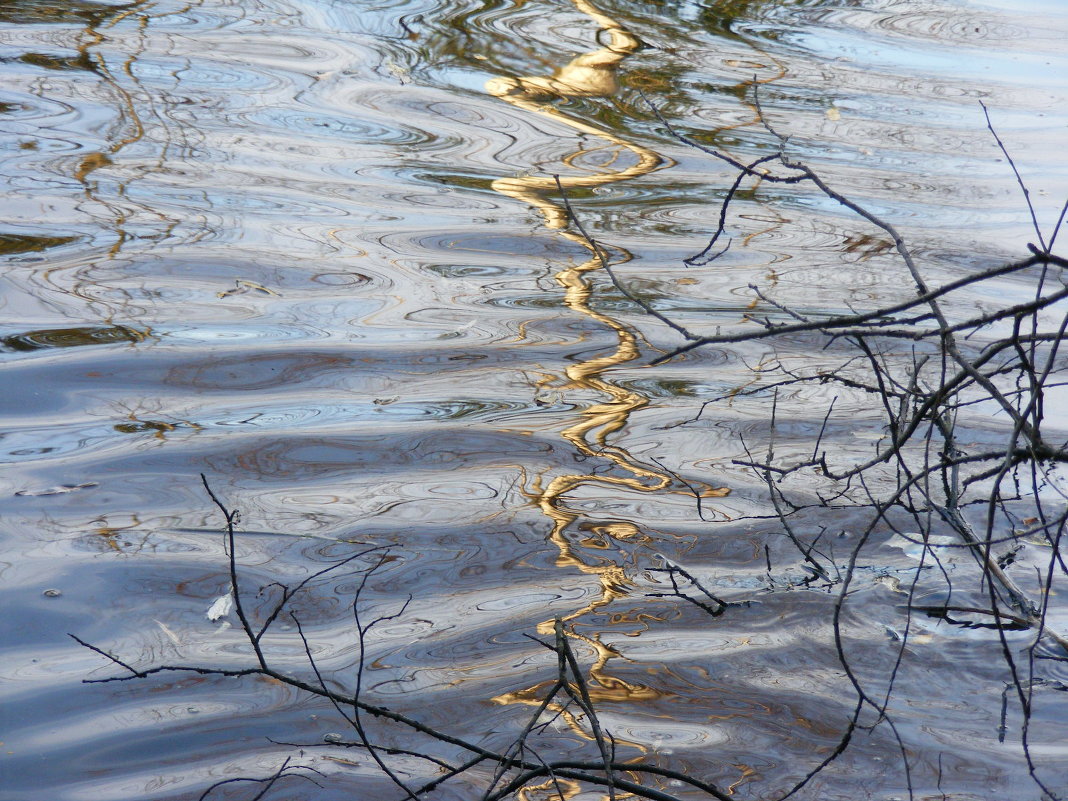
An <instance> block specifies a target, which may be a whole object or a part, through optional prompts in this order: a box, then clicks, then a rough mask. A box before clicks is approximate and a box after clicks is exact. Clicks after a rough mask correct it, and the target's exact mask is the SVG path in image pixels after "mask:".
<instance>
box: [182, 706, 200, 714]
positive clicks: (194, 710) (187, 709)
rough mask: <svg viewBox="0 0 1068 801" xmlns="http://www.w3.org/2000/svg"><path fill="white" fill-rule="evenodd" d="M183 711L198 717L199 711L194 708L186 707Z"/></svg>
mask: <svg viewBox="0 0 1068 801" xmlns="http://www.w3.org/2000/svg"><path fill="white" fill-rule="evenodd" d="M185 711H186V712H188V713H189V714H190V715H199V714H200V710H199V709H198V708H197V707H195V706H187V707H186V708H185Z"/></svg>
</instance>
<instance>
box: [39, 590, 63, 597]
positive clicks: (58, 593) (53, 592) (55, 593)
mask: <svg viewBox="0 0 1068 801" xmlns="http://www.w3.org/2000/svg"><path fill="white" fill-rule="evenodd" d="M41 594H42V595H43V596H44V597H45V598H58V597H59V596H61V595H62V594H63V593H62V592H61V591H60V590H45V591H44V592H43V593H41Z"/></svg>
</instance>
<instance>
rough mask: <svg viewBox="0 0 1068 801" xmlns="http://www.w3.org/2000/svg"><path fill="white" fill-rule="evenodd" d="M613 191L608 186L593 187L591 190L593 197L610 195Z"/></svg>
mask: <svg viewBox="0 0 1068 801" xmlns="http://www.w3.org/2000/svg"><path fill="white" fill-rule="evenodd" d="M614 191H615V190H614V189H612V187H610V186H595V187H594V188H593V194H595V195H610V194H612V193H613V192H614Z"/></svg>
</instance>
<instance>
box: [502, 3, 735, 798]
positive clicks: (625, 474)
mask: <svg viewBox="0 0 1068 801" xmlns="http://www.w3.org/2000/svg"><path fill="white" fill-rule="evenodd" d="M573 2H574V5H575V7H576V8H577V9H578V10H579V11H581V12H582V13H584V14H586V15H587V16H589V17H590V18H591V19H592V20H593V21H594V22H596V23H597V24H598V25H599V26H600V29H601V31H602V32H603V33H604V34H606V35H607V40H608V41H607V44H606V45H604V46H603V47H600V48H598V49H597V50H593V51H591V52H589V53H584V54H582V55H580V56H578V57H577V58H575V59H573V60H572V61H570V62H569V63H568V64H567V65H565V66H564V67H561V68H560V69H558V70H557V71H556V72H555V73H554V74H553V75H552V76H550V77H538V76H534V77H519V78H494V79H492V80H490V81H489V82H487V84H486V90H487V91H488V92H489V93H490V94H492V95H494V96H496V97H498V98H500V99H501V100H504V101H505V102H507V103H510V104H511V105H513V106H515V107H517V108H521V109H524V110H526V111H529V112H532V113H535V114H538V115H541V116H542V117H547V118H549V119H552V120H554V121H556V122H560V123H563V124H564V125H566V126H568V127H570V128H571V129H573V130H574V131H576V132H577V133H579V134H585V135H589V136H591V137H595V138H596V142H595V143H589V144H587V143H583V145H582V146H581V147H580V148H579V149H578V150H576V151H574V152H573V153H572V154H571V155H569V156H567V157H565V158H564V159H563V163H564V164H565V165H567V166H569V167H572V168H575V169H576V170H577V171H578V170H581V167H577V166H576V165H578V164H580V163H582V161H581V159H582V157H583V156H587V155H589V154H590V153H593V152H596V151H603V150H604V149H605V147H606V145H605V144H603V143H605V142H607V143H608V144H607V147H609V148H613V149H614V150H615V151H616V152H614V153H612V154H611V157H610V158H609V159H607V162H608V167H607V168H604V167H602V168H600V170H601V171H598V172H594V173H589V172H588V173H587V174H580V175H568V176H560V177H559V181H560V184H561V186H563V188H564V189H565V191H566V190H569V189H578V188H595V187H600V186H604V185H606V184H611V183H616V182H619V181H626V180H629V179H632V178H637V177H640V176H643V175H648V174H649V173H651V172H653V171H654V170H657V169H659V168H662V167H664V166H666V165H667V161H666V159H664V158H663V157H662V156H660V155H659V154H658V153H656V152H655V151H653V150H651V149H649V148H647V147H643V146H641V145H638V144H635V143H632V142H628V141H626V140H624V139H622V138H620V137H618V136H616V135H615V134H613V133H611V132H609V131H605V130H603V129H601V128H599V127H597V126H595V125H592V124H590V123H588V122H584V121H582V120H578V119H575V118H573V117H571V116H569V115H567V114H565V113H564V112H562V111H560V110H559V109H558V108H556V107H555V106H553V105H550V103H551V101H552V100H558V99H561V98H572V97H607V96H610V95H613V94H615V92H616V91H617V90H618V83H617V79H616V70H617V68H618V67H619V65H620V64H621V63H622V62H623V61H624V59H626V58H627V57H628V56H630V55H631V54H632V53H634V52H636V51H637V50H638V49H639V48H640V47H641V43H640V42H639V40H638V39H637V38H636V37H635V36H634V35H633V34H631V33H630V32H629V31H627V30H626V29H625V28H623V27H622V26H621V25H620V24H619V23H618V22H616V21H615V20H614V19H612V18H611V17H608V16H606V15H605V14H602V13H601V12H600V11H598V10H597V9H596V8H595V7H594V6H593V5H591V4H590V3H588V2H586V0H573ZM626 162H630V163H629V164H627V166H621V167H619V168H618V169H611V168H612V167H613V166H615V165H619V164H624V163H626ZM602 163H603V162H602ZM556 180H557V179H556V178H555V177H554V176H552V175H525V176H520V177H509V178H500V179H498V180H496V181H494V182H493V184H492V186H493V188H494V189H495V190H496V191H498V192H501V193H502V194H505V195H508V196H509V197H512V198H514V199H516V200H518V201H521V202H523V203H526V204H529V205H532V206H534V207H535V208H537V209H538V211H539V212H541V214H542V216H543V217H544V218H545V222H546V224H547V225H548V227H549V228H551V229H554V230H556V231H557V232H558V233H559V235H560V236H562V237H564V238H565V239H568V240H570V241H571V242H574V243H575V244H577V245H579V246H581V247H582V248H584V249H585V250H587V251H588V252H589V253H590V258H588V259H587V260H586V261H584V262H583V263H582V264H579V265H577V266H573V267H568V268H566V269H563V270H560V271H559V272H557V273H556V274H555V276H554V278H555V280H556V282H557V283H558V284H559V285H560V286H561V287H563V289H564V293H565V294H564V304H565V305H566V306H567V307H568V308H569V309H571V310H572V311H575V312H577V313H579V314H582V315H585V316H586V317H589V318H590V319H593V320H596V321H597V322H598V323H600V324H602V325H604V326H605V327H606V328H608V329H610V330H612V331H613V332H614V333H615V335H616V337H617V340H618V341H617V345H616V349H615V351H614V352H612V353H611V354H609V355H606V356H599V357H597V358H593V359H588V360H586V361H583V362H580V363H577V364H572V365H570V366H569V367H567V369H566V370H565V376H566V380H564V381H563V382H562V383H561V384H560V385H558V386H555V387H553V389H554V390H555V391H558V392H563V391H569V390H594V391H596V392H598V393H600V394H601V395H603V396H604V397H605V400H603V401H602V402H600V403H595V404H592V405H590V406H587V407H586V408H585V409H584V410H583V411H582V413H581V418H580V419H579V420H578V421H577V422H575V423H574V424H573V425H571V426H569V427H567V428H566V429H564V430H563V431H562V432H561V435H562V436H563V438H564V439H566V440H567V441H568V442H569V443H571V445H572V446H574V448H575V449H576V450H577V451H578V453H580V454H582V455H583V456H588V457H596V458H597V459H599V460H607V461H608V462H609V463H610V465H611V466H612V467H613V468H615V469H616V470H617V472H618V473H622V475H599V474H595V473H593V472H589V473H574V474H567V475H561V476H556V477H554V478H552V479H551V480H549V481H548V482H547V483H546V482H544V481H543V480H541V479H540V478H539V479H536V480H534V481H533V482H532V486H531V488H530V490H529V491H528V494H529V497H530V498H531V499H532V500H533V502H535V503H536V504H537V505H538V507H539V508H540V509H541V511H542V512H543V513H544V514H545V516H546V517H547V518H549V520H550V521H551V522H552V529H551V532H550V534H549V539H550V540H551V542H552V543H553V545H555V546H556V548H557V549H558V551H559V554H558V556H557V559H556V563H557V565H558V566H560V567H565V568H574V569H577V570H579V571H581V572H583V573H586V574H589V575H592V576H596V577H597V579H598V580H599V582H600V584H601V589H600V594H599V596H598V597H597V598H595V599H594V600H593V601H591V602H590V603H588V604H586V605H585V606H583V607H582V608H580V609H577V610H575V611H573V612H571V613H570V614H567V615H564V616H562V620H563V622H564V623H565V627H564V632H565V634H566V636H568V637H571V638H573V639H576V640H580V641H582V642H584V643H585V644H586V645H588V646H589V647H590V648H592V649H593V651H594V653H595V659H594V663H593V664H592V665H591V667H590V668H589V682H588V683H589V694H590V697H591V699H592V700H593V701H594V702H598V701H602V702H603V701H615V702H621V701H647V700H654V699H656V698H659V697H661V696H662V695H663V693H662V692H661V691H659V690H657V689H655V688H652V687H647V686H644V685H640V684H635V683H633V682H629V681H626V680H624V679H621V678H619V677H617V676H613V675H611V674H610V673H609V670H608V666H609V662H610V661H611V660H612V659H614V658H618V657H620V656H622V655H621V654H620V653H619V651H617V650H616V649H615V648H613V647H612V646H609V645H606V644H604V643H603V642H601V638H600V635H599V634H596V633H595V634H593V635H586V634H582V633H580V632H579V631H577V630H576V622H577V621H578V620H579V619H580V618H583V617H584V616H587V615H590V614H592V613H596V612H598V611H599V610H601V609H602V608H604V607H607V606H608V605H610V604H611V603H613V602H614V601H617V600H619V599H622V598H626V597H627V596H628V595H630V593H631V592H632V589H633V584H632V582H631V581H630V579H629V578H628V576H627V564H626V562H627V561H629V559H628V557H626V556H623V557H622V559H623V560H624V561H623V563H620V562H619V561H617V559H618V558H619V556H618V555H619V554H622V553H624V552H625V550H634V549H635V547H636V546H641V545H649V544H651V543H652V537H651V536H650V535H649V534H647V533H645V532H643V531H642V530H641V528H640V527H639V526H638V525H636V524H634V523H632V522H629V521H625V520H616V521H609V522H605V521H599V522H597V523H593V522H586V523H579V524H578V525H575V523H576V521H579V519H580V517H582V515H581V514H580V513H579V512H576V511H574V510H572V509H571V508H569V507H568V505H567V501H566V496H567V495H568V494H569V493H571V492H572V491H574V490H576V489H578V488H580V487H583V486H587V485H600V486H606V485H607V486H612V487H617V488H619V489H620V490H621V491H624V492H627V491H635V492H643V493H649V492H658V491H665V490H669V489H672V477H671V475H669V474H668V473H666V472H664V471H663V470H657V469H653V468H650V467H647V466H645V465H642V464H641V463H640V462H639V461H638V460H637V459H635V458H634V457H633V456H632V455H631V454H630V453H628V452H627V450H626V449H625V448H622V447H619V446H612V445H609V444H608V437H609V436H610V435H612V434H614V433H616V432H618V431H620V430H621V429H623V428H624V427H625V426H626V425H627V422H628V420H629V418H630V416H631V414H633V413H634V412H635V411H637V410H639V409H641V408H643V407H645V406H647V405H648V403H649V400H648V398H646V397H645V396H644V395H642V394H640V393H638V392H635V391H633V390H630V389H626V388H624V387H621V386H618V385H617V384H614V383H612V382H611V381H609V380H608V379H606V378H605V377H604V374H605V372H606V371H608V370H609V369H611V368H613V367H617V366H619V365H622V364H626V363H627V362H631V361H633V360H635V359H636V358H637V357H638V355H639V348H638V341H637V336H636V334H635V332H634V331H633V330H631V329H630V328H628V327H627V326H626V325H624V324H623V323H621V322H619V321H618V320H616V319H614V318H612V317H609V316H608V315H606V314H603V313H602V312H599V311H597V310H595V309H593V308H592V307H591V306H590V296H591V293H592V291H593V286H592V284H591V283H590V280H589V276H588V274H590V273H593V272H595V271H597V270H600V269H601V268H602V265H601V261H600V259H599V258H598V256H597V254H596V253H594V252H593V249H592V247H591V245H590V243H589V242H587V241H586V239H585V238H584V237H583V236H581V235H580V234H578V233H575V232H572V231H569V230H567V225H568V219H567V212H566V209H565V207H564V206H563V205H562V204H561V203H559V202H556V201H553V200H550V199H549V196H550V195H551V194H555V193H557V192H558V189H557V185H556ZM629 258H630V257H629V255H628V254H626V253H623V254H622V256H619V257H617V261H626V260H628V259H629ZM551 381H552V379H544V380H543V381H542V382H540V383H541V387H540V388H543V389H544V388H547V385H548V384H549V383H550V382H551ZM602 463H603V462H602ZM728 491H729V490H727V489H721V488H720V489H717V488H712V487H707V488H705V489H704V490H703V493H702V494H703V495H704V496H706V497H722V496H723V495H726V494H727V493H728ZM582 535H584V536H582ZM637 618H641V619H640V620H638V619H637ZM619 620H621V621H624V622H629V623H632V624H633V623H640V624H641V627H642V628H644V627H645V626H646V625H647V621H649V620H654V621H655V620H658V618H655V617H654V616H652V615H620V616H619ZM554 624H555V621H554V620H546V621H543V622H542V623H541V624H540V625H539V626H538V631H539V633H541V634H543V635H545V634H552V633H553V630H554ZM639 630H641V629H639ZM551 684H552V682H543V683H540V684H537V685H535V686H533V687H529V688H527V689H524V690H518V691H514V692H511V693H506V694H504V695H500V696H498V697H496V698H495V699H493V700H494V701H496V702H497V703H500V704H513V703H518V704H525V705H529V706H537V705H538V704H539V703H540V700H539V696H540V695H541V694H542V693H543V691H544V690H545V689H546V688H547V687H549V686H550V685H551ZM550 709H551V711H552V712H553V713H554V714H559V715H560V716H561V718H562V719H563V720H564V721H565V722H566V724H567V725H568V727H569V728H570V729H571V730H572V731H574V732H575V733H576V734H578V735H579V736H581V737H583V738H586V739H592V735H591V734H590V732H589V731H587V727H586V726H584V725H583V723H582V721H581V719H580V718H579V717H577V716H575V715H574V714H572V713H571V712H570V711H568V710H566V709H562V708H561V706H560V705H558V704H553V705H550ZM618 742H619V743H620V744H627V745H632V746H634V747H637V748H639V749H642V750H644V748H643V746H642V745H640V744H638V743H627V742H625V741H622V740H620V741H618ZM540 789H545V788H542V787H541V786H538V787H533V786H532V787H530V788H527V790H528V791H533V790H540ZM578 790H579V788H577V787H571V786H569V787H568V788H566V789H565V794H567V795H568V797H570V796H571V795H574V794H576V793H577V792H578ZM527 795H528V793H521V796H522V797H524V798H525V797H527Z"/></svg>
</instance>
